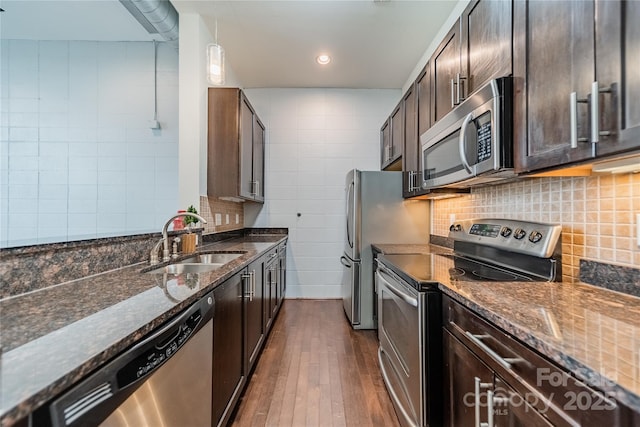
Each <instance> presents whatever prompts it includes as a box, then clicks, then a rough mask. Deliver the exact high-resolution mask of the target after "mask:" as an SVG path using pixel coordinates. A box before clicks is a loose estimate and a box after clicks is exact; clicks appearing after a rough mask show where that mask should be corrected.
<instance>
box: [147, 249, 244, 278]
mask: <svg viewBox="0 0 640 427" xmlns="http://www.w3.org/2000/svg"><path fill="white" fill-rule="evenodd" d="M242 255H244V253H220V252H214V253H208V254H197V255H195V256H192V257H189V258H186V259H183V260H181V261H178V262H175V263H173V264H169V265H165V266H163V267H158V268H156V269H153V270H150V271H147V273H149V274H164V273H168V274H183V273H206V272H208V271H213V270H216V269H218V268H220V267H222V266H224V265H225V264H227V263H229V262H231V261H233V260H234V259H236V258H239V257H241V256H242Z"/></svg>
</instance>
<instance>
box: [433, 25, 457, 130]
mask: <svg viewBox="0 0 640 427" xmlns="http://www.w3.org/2000/svg"><path fill="white" fill-rule="evenodd" d="M460 37H461V28H460V20H458V21H456V23H455V24H454V25H453V27H452V28H451V29H450V30H449V32H448V33H447V35H446V36H445V37H444V40H442V42H440V45H439V46H438V48H437V49H436V51H435V52H434V53H433V55H432V56H431V60H430V61H429V62H430V63H431V123H435V122H437V121H438V120H440V119H441V118H442V117H444V116H445V115H446V114H447V113H448V112H449V111H451V110H453V108H454V107H455V106H456V105H457V104H459V103H460V102H459V101H458V100H459V99H462V98H463V96H464V95H463V92H462V91H461V85H462V84H463V76H462V70H461V62H460Z"/></svg>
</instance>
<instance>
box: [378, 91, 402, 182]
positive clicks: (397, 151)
mask: <svg viewBox="0 0 640 427" xmlns="http://www.w3.org/2000/svg"><path fill="white" fill-rule="evenodd" d="M385 131H387V132H389V134H388V137H387V135H385ZM403 144H404V104H403V102H402V100H401V101H400V102H399V103H398V105H397V106H396V107H395V108H394V109H393V112H392V113H391V116H390V117H389V120H388V122H386V123H385V124H384V125H382V129H381V134H380V146H381V155H382V158H381V163H380V169H381V170H395V171H399V170H400V169H401V167H402V164H401V161H400V159H401V158H402V146H403Z"/></svg>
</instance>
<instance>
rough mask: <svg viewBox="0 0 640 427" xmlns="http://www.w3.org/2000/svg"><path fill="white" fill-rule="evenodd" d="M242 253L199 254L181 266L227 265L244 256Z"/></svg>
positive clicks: (185, 260) (184, 261)
mask: <svg viewBox="0 0 640 427" xmlns="http://www.w3.org/2000/svg"><path fill="white" fill-rule="evenodd" d="M242 255H244V254H241V253H235V254H230V253H218V252H216V253H210V254H198V255H196V256H192V257H190V258H187V259H184V260H182V261H180V262H179V263H180V264H226V263H228V262H231V261H233V260H234V259H236V258H238V257H240V256H242Z"/></svg>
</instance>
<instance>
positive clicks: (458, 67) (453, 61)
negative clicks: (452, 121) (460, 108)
mask: <svg viewBox="0 0 640 427" xmlns="http://www.w3.org/2000/svg"><path fill="white" fill-rule="evenodd" d="M512 25H513V20H512V2H511V1H510V0H507V1H496V0H473V1H472V2H471V3H469V5H468V6H467V8H466V9H465V10H464V12H463V13H462V16H461V17H460V19H459V20H458V21H456V23H455V24H454V25H453V27H451V29H450V30H449V32H448V33H447V35H446V36H445V38H444V40H442V42H441V43H440V45H439V46H438V48H437V49H436V51H435V52H434V53H433V55H432V56H431V60H430V63H431V100H432V101H431V122H432V123H435V122H436V121H438V120H439V119H441V118H442V117H443V116H445V115H446V114H447V113H448V112H449V111H451V110H452V109H453V108H454V107H455V106H456V105H459V104H460V103H461V102H462V101H464V100H465V99H466V98H467V97H468V96H469V94H471V93H473V92H474V91H475V90H476V89H479V88H480V87H482V85H483V84H485V83H486V82H488V81H489V80H492V79H495V78H498V77H505V76H510V75H511V74H512V71H513V70H512V60H511V52H512V49H511V48H512V39H513V38H512V33H513V31H512V28H513V27H512Z"/></svg>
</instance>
